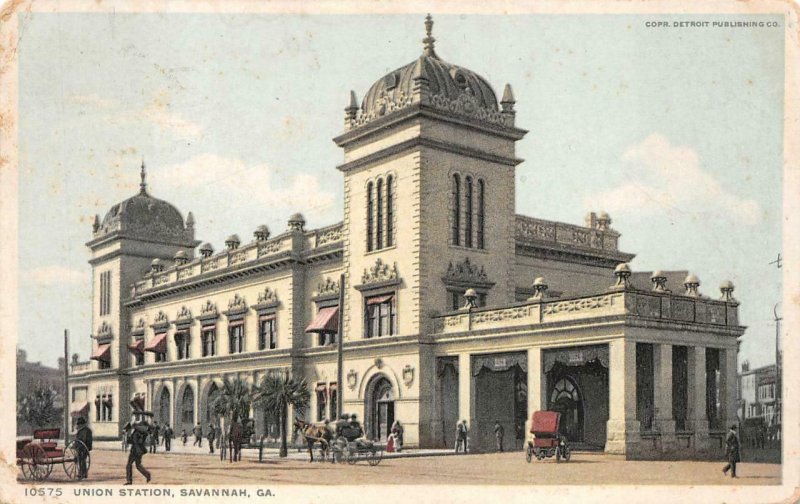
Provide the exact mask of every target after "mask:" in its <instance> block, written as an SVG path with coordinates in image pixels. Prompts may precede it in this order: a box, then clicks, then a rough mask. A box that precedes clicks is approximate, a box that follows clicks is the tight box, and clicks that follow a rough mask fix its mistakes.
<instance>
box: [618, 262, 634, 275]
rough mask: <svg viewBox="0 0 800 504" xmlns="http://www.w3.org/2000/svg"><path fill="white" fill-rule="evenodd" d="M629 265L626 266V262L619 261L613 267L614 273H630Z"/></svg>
mask: <svg viewBox="0 0 800 504" xmlns="http://www.w3.org/2000/svg"><path fill="white" fill-rule="evenodd" d="M630 272H631V267H630V266H628V263H619V264H618V265H617V267H616V268H614V273H630Z"/></svg>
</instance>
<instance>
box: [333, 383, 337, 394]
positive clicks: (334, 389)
mask: <svg viewBox="0 0 800 504" xmlns="http://www.w3.org/2000/svg"><path fill="white" fill-rule="evenodd" d="M338 388H339V386H338V385H337V384H336V383H331V394H333V393H334V392H336V389H338Z"/></svg>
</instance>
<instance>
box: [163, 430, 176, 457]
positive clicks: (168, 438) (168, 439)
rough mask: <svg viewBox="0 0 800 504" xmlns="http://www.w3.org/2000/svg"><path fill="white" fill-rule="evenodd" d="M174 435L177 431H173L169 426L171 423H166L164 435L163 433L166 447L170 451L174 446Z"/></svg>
mask: <svg viewBox="0 0 800 504" xmlns="http://www.w3.org/2000/svg"><path fill="white" fill-rule="evenodd" d="M174 435H175V432H173V430H172V428H171V427H170V426H169V424H164V435H163V438H164V449H165V450H167V451H170V449H171V448H172V436H174Z"/></svg>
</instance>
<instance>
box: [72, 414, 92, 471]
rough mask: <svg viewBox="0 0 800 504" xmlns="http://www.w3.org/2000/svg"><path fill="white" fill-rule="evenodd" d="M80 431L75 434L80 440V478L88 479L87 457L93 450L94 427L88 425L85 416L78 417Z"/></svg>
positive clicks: (77, 423)
mask: <svg viewBox="0 0 800 504" xmlns="http://www.w3.org/2000/svg"><path fill="white" fill-rule="evenodd" d="M75 423H76V425H77V426H78V432H77V433H76V434H75V439H76V440H78V441H80V443H77V445H78V450H77V451H78V479H86V478H88V477H89V468H88V467H87V465H86V459H87V458H88V457H89V452H90V451H92V429H90V428H89V426H88V425H86V419H85V418H84V417H78V420H76V422H75Z"/></svg>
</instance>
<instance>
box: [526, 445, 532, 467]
mask: <svg viewBox="0 0 800 504" xmlns="http://www.w3.org/2000/svg"><path fill="white" fill-rule="evenodd" d="M525 460H527V461H528V463H529V464H530V463H531V460H533V446H531V445H530V444H528V449H527V450H525Z"/></svg>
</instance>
